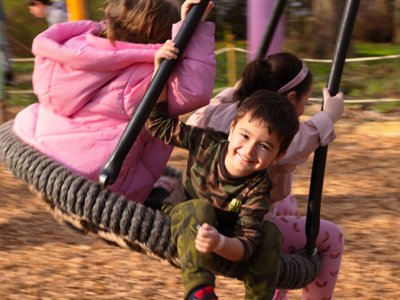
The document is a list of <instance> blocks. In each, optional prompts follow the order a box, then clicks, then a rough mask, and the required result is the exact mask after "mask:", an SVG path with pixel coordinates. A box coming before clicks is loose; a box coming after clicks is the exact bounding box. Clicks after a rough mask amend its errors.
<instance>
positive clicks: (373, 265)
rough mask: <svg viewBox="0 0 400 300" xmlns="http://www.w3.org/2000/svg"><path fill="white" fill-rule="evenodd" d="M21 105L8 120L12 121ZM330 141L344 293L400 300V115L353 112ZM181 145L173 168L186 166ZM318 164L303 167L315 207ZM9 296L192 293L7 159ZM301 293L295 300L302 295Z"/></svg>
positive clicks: (339, 292)
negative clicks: (25, 178) (54, 210)
mask: <svg viewBox="0 0 400 300" xmlns="http://www.w3.org/2000/svg"><path fill="white" fill-rule="evenodd" d="M13 112H15V108H14V109H13V111H11V112H8V114H7V116H6V118H12V116H13ZM337 135H338V137H337V139H336V140H335V142H334V143H333V144H332V145H331V146H330V147H329V150H328V161H327V165H326V171H325V180H324V192H323V204H322V212H321V215H322V217H323V218H324V219H328V220H330V221H333V222H335V223H336V224H338V225H339V226H341V228H342V229H343V231H344V236H345V253H344V257H343V261H342V268H341V271H340V275H339V280H338V283H337V287H336V290H335V297H334V298H335V299H346V300H350V299H351V300H354V299H362V300H367V299H374V300H377V299H382V300H383V299H385V300H386V299H400V243H399V241H400V221H399V217H400V196H399V192H400V188H399V187H400V150H399V149H400V120H399V113H398V112H397V113H393V114H389V115H381V114H377V113H372V112H369V113H366V112H363V113H361V112H360V111H350V110H347V111H346V115H345V117H344V118H343V119H342V120H341V121H340V122H339V123H338V124H337ZM184 159H185V154H184V153H183V152H181V151H175V152H174V155H173V157H172V158H171V164H172V165H174V166H176V167H182V166H183V164H184ZM311 162H312V159H310V160H309V162H308V163H306V164H304V165H302V166H299V167H298V169H297V170H296V174H295V176H296V179H295V187H294V192H295V194H296V195H297V197H298V200H299V202H300V203H301V212H302V214H304V213H305V208H306V202H307V199H308V189H309V181H310V174H311V171H310V170H311ZM217 293H218V295H219V296H220V299H221V300H228V299H229V300H231V299H241V298H242V296H243V287H242V285H241V283H240V282H238V281H236V280H233V279H228V278H223V277H218V279H217ZM0 298H1V299H60V300H61V299H63V300H64V299H130V300H132V299H135V300H136V299H182V288H181V282H180V272H179V270H178V269H175V268H174V267H172V266H170V265H168V264H165V263H162V262H160V261H158V260H156V259H153V258H151V257H148V256H145V255H143V254H140V253H136V252H133V251H130V250H128V249H124V248H120V247H117V246H113V245H110V244H108V243H106V242H104V241H103V240H101V239H99V238H98V237H96V236H86V235H83V234H80V233H78V232H76V231H74V230H71V229H70V228H68V227H66V226H63V225H60V224H58V223H57V222H56V221H55V220H54V219H53V217H52V216H51V214H50V213H49V212H48V211H47V210H46V208H45V206H44V204H43V203H41V202H40V201H39V200H37V199H36V198H35V197H34V196H33V195H32V194H31V193H30V192H29V191H28V189H27V188H26V187H25V186H24V185H23V184H22V183H21V182H19V181H18V180H17V179H15V178H14V177H13V176H12V175H11V174H10V173H9V172H8V171H7V170H5V168H4V167H3V166H2V165H1V164H0ZM300 298H301V296H300V291H293V292H292V293H291V297H290V299H300Z"/></svg>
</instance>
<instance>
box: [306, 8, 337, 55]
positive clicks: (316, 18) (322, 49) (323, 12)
mask: <svg viewBox="0 0 400 300" xmlns="http://www.w3.org/2000/svg"><path fill="white" fill-rule="evenodd" d="M344 4H345V0H313V1H312V15H313V17H312V18H313V21H312V23H313V25H312V27H313V36H312V37H311V40H312V43H313V47H312V50H311V52H312V55H313V56H314V57H316V58H329V57H331V56H332V53H333V50H334V47H335V42H336V35H337V32H338V29H339V24H340V21H341V19H342V14H343V8H344ZM306 38H307V37H306Z"/></svg>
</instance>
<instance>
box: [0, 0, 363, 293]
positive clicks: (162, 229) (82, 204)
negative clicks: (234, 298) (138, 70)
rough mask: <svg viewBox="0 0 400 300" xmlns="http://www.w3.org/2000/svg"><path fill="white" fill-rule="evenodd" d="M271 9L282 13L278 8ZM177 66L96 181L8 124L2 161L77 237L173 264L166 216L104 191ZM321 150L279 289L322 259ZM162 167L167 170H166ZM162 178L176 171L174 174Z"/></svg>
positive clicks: (344, 37) (334, 72)
mask: <svg viewBox="0 0 400 300" xmlns="http://www.w3.org/2000/svg"><path fill="white" fill-rule="evenodd" d="M208 2H209V0H204V1H202V2H201V3H200V4H198V5H196V6H194V7H193V8H192V9H191V10H190V12H189V14H188V16H187V18H186V19H185V21H184V23H183V24H182V27H181V29H180V31H179V32H178V34H177V36H176V38H175V43H176V45H177V48H178V49H180V51H179V52H180V53H182V52H183V49H184V48H185V46H186V44H187V42H188V41H189V39H190V37H191V35H192V33H193V32H194V29H195V27H196V26H197V24H198V22H199V21H200V18H201V16H202V14H203V12H204V10H205V8H206V7H207V4H208ZM277 2H278V4H277V5H276V8H279V6H280V5H282V2H285V1H277ZM358 4H359V0H349V1H347V4H346V7H345V11H344V17H343V20H342V24H341V27H340V30H339V36H338V42H337V45H336V49H335V57H334V60H333V65H332V69H331V73H330V78H329V82H328V89H329V90H330V92H331V93H333V94H335V93H337V91H338V89H339V82H340V77H341V74H342V71H343V67H344V61H345V55H346V51H347V48H348V44H349V41H350V36H351V31H352V27H353V24H354V20H355V16H356V13H357V9H358ZM274 11H275V12H278V13H279V11H280V13H281V12H282V11H283V9H275V10H274ZM271 25H272V26H271ZM273 27H274V26H273V24H270V26H269V29H268V30H267V31H270V30H274V28H273ZM271 28H272V29H271ZM267 48H268V47H266V49H267ZM265 52H266V51H265ZM176 63H177V60H173V61H167V60H164V61H163V62H162V63H161V65H160V68H159V70H158V71H157V73H156V74H155V76H154V78H153V80H152V82H151V84H150V86H149V88H148V90H147V91H146V93H145V95H144V97H143V99H142V101H141V103H140V105H139V106H138V109H137V111H136V113H135V115H134V116H133V118H132V119H131V121H130V122H129V124H128V125H127V127H126V129H125V131H124V133H123V135H122V137H121V139H120V141H119V142H118V144H117V147H116V148H115V150H114V152H113V154H112V156H111V158H110V160H109V161H108V162H107V164H106V165H105V167H104V168H103V170H102V172H101V174H100V176H99V183H97V182H93V181H89V180H87V179H85V178H84V177H82V176H78V175H76V174H74V173H73V172H71V171H70V170H69V169H67V168H66V167H64V166H62V165H60V164H59V163H57V162H55V161H54V160H52V159H50V158H49V157H46V156H45V155H43V154H42V153H40V152H38V151H37V150H35V149H34V148H32V147H30V146H28V145H27V144H25V143H23V142H22V141H21V140H20V139H18V138H17V137H16V136H15V135H14V133H13V131H12V125H13V121H12V120H10V121H8V122H6V123H4V124H2V125H1V126H0V159H1V160H2V161H3V163H4V165H5V167H6V168H8V169H9V170H10V171H11V172H12V173H13V175H14V176H15V177H16V178H18V179H19V180H21V181H23V182H24V183H26V184H27V185H28V186H29V188H30V189H31V191H32V192H33V193H35V194H36V195H37V196H38V197H39V198H40V199H42V200H43V201H44V202H45V203H46V204H47V205H48V207H49V208H50V210H51V212H52V213H53V215H54V217H55V218H56V219H58V220H60V221H62V222H63V223H64V224H66V225H69V226H72V227H73V228H74V229H78V230H79V231H81V232H83V233H94V234H96V235H98V236H100V237H101V238H103V239H105V240H107V241H111V242H115V243H116V244H118V245H120V246H123V247H128V248H130V249H132V250H134V251H138V252H142V253H145V254H146V255H149V256H153V257H156V258H158V259H161V260H163V261H167V262H169V263H170V264H171V265H173V266H176V267H179V260H178V258H177V250H176V247H175V245H174V244H173V243H172V240H171V234H170V223H169V219H168V218H167V217H166V216H165V215H164V214H163V213H162V212H160V211H158V210H153V209H152V208H150V207H146V206H144V205H142V204H140V203H136V202H134V201H129V200H128V199H127V198H125V197H124V196H121V195H119V194H117V193H113V192H111V191H109V190H108V189H107V188H106V187H107V185H109V184H111V183H113V182H114V181H115V179H116V178H117V176H118V174H119V170H120V168H121V165H122V162H123V160H124V158H125V157H126V155H127V153H128V152H129V149H130V147H131V146H132V144H133V142H134V140H135V139H136V137H137V135H138V134H139V132H140V130H141V128H142V127H143V125H144V122H145V120H146V118H147V116H148V114H149V113H150V111H151V108H152V106H153V105H154V103H155V102H156V100H157V98H158V95H159V94H160V93H161V90H162V88H163V86H164V85H165V83H166V81H167V79H168V77H169V75H170V74H171V73H172V70H173V68H174V66H175V65H176ZM132 137H133V138H132ZM326 151H327V147H323V148H322V151H321V149H317V150H316V153H315V155H314V162H313V169H312V177H311V184H310V197H309V204H308V210H307V222H306V234H307V245H306V247H305V249H304V250H303V251H301V252H299V253H295V254H290V255H283V254H282V255H281V258H280V271H279V279H278V287H279V288H284V289H299V288H302V287H305V286H306V285H308V284H309V283H310V282H312V281H313V280H314V279H315V277H316V276H317V275H318V271H319V266H320V262H319V256H318V255H317V253H316V248H315V240H316V237H317V235H318V231H319V221H320V220H319V214H320V202H321V194H322V184H323V176H324V168H325V162H326ZM320 152H322V155H321V154H319V153H320ZM166 170H167V172H168V169H166ZM167 175H170V176H176V175H177V174H175V173H174V172H173V171H172V172H170V173H169V174H167ZM217 269H218V270H219V271H220V275H223V276H226V277H231V278H236V279H239V280H240V279H241V278H243V273H242V272H243V271H242V270H243V268H241V264H240V263H235V262H224V265H221V266H218V268H217Z"/></svg>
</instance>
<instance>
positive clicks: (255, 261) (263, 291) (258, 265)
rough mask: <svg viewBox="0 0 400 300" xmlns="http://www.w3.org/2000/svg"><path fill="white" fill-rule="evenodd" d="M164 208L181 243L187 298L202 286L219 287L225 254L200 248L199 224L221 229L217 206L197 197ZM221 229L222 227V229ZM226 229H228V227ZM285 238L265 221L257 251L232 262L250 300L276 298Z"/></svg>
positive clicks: (175, 238)
mask: <svg viewBox="0 0 400 300" xmlns="http://www.w3.org/2000/svg"><path fill="white" fill-rule="evenodd" d="M163 211H164V213H165V214H166V215H168V216H169V217H170V218H171V236H172V238H173V240H174V242H175V244H176V246H177V250H178V256H179V261H180V265H181V270H182V281H183V285H184V288H185V299H186V298H187V296H188V295H189V293H190V292H191V291H192V290H193V289H195V288H198V287H200V286H205V285H211V286H215V274H219V273H220V272H219V271H218V267H217V266H218V265H221V263H220V261H221V260H224V261H225V264H226V263H227V260H226V259H224V258H223V257H221V256H219V255H217V254H215V253H209V254H204V253H200V252H198V251H197V250H196V247H195V239H196V235H197V229H196V226H197V225H198V224H203V223H208V224H210V225H212V226H214V227H215V228H218V220H217V217H216V215H215V212H214V208H213V206H212V205H211V204H210V203H208V202H207V201H205V200H200V199H194V200H190V201H186V202H183V203H179V204H177V205H175V206H165V207H163ZM218 230H221V228H218ZM225 232H226V230H225ZM281 243H282V238H281V235H280V232H279V230H278V229H277V227H276V226H275V225H274V224H273V223H271V222H265V223H264V227H263V238H262V240H261V243H260V244H259V246H258V247H257V249H256V251H255V253H254V254H253V255H252V256H251V257H250V258H249V259H247V260H246V261H242V262H232V261H229V264H235V265H236V266H235V267H237V268H236V269H238V270H241V272H242V274H241V276H240V277H241V278H242V279H243V282H244V284H245V288H246V295H245V299H248V300H250V299H251V300H266V299H272V298H273V295H274V292H275V288H276V284H277V280H278V271H279V261H280V247H281Z"/></svg>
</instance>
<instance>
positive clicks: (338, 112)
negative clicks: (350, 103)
mask: <svg viewBox="0 0 400 300" xmlns="http://www.w3.org/2000/svg"><path fill="white" fill-rule="evenodd" d="M322 94H323V96H324V107H323V111H325V112H326V113H327V114H328V116H329V118H330V119H331V120H332V122H333V123H336V122H337V121H338V120H340V118H341V117H342V114H343V111H344V96H343V93H342V92H339V93H337V94H336V95H335V96H334V97H332V96H331V94H330V93H329V90H328V89H327V88H324V89H323V90H322Z"/></svg>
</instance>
